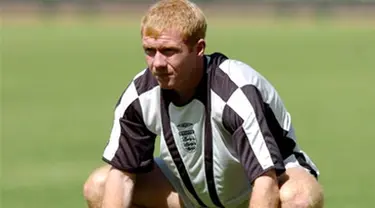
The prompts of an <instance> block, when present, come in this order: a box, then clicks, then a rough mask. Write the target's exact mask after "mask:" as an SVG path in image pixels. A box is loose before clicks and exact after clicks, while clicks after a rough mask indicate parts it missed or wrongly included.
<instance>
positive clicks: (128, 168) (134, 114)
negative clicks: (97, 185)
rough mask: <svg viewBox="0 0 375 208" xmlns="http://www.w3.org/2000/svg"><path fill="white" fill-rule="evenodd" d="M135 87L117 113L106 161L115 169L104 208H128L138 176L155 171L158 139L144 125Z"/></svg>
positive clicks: (123, 98) (126, 94)
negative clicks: (156, 140)
mask: <svg viewBox="0 0 375 208" xmlns="http://www.w3.org/2000/svg"><path fill="white" fill-rule="evenodd" d="M135 90H136V89H135V86H134V83H131V84H130V86H129V87H128V89H127V90H126V91H125V92H124V94H123V95H122V97H121V99H120V101H119V102H118V105H117V106H116V109H115V118H114V124H113V127H112V132H111V135H110V138H109V141H108V143H107V146H106V147H105V150H104V153H103V160H104V161H105V162H107V163H109V164H110V165H111V166H112V169H111V170H110V172H109V175H108V179H107V182H106V186H105V191H104V202H102V204H103V207H104V208H110V207H121V208H123V207H129V206H130V205H131V203H132V202H131V199H132V195H133V189H134V184H135V175H136V174H138V173H146V172H149V171H151V170H152V168H153V161H154V160H153V152H154V143H155V137H156V135H155V134H153V133H152V132H150V131H149V130H148V128H147V126H146V125H145V123H144V118H143V116H142V108H141V103H140V101H139V99H138V97H137V95H138V94H137V92H135Z"/></svg>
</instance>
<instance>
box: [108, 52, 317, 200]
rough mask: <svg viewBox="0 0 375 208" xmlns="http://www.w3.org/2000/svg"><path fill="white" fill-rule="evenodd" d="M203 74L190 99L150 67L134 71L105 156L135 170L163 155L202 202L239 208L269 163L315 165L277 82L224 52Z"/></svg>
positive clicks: (144, 169) (312, 170)
mask: <svg viewBox="0 0 375 208" xmlns="http://www.w3.org/2000/svg"><path fill="white" fill-rule="evenodd" d="M205 60H206V62H205V67H206V73H205V75H204V77H203V79H202V80H201V82H200V84H199V86H198V90H197V92H196V94H195V96H194V99H192V100H191V101H190V102H189V103H188V104H186V105H184V106H176V105H174V104H173V102H172V98H173V95H174V93H173V92H172V91H170V90H163V89H160V87H159V86H158V83H157V81H156V79H155V78H154V77H153V75H152V74H151V72H150V71H149V70H148V69H145V70H143V71H142V72H140V73H139V74H138V75H136V76H135V77H134V79H133V80H132V82H131V83H130V84H129V86H128V87H127V89H126V90H125V91H124V93H123V95H122V97H121V99H120V100H119V103H118V105H117V107H116V110H115V118H114V124H113V130H112V132H111V136H110V139H109V142H108V144H107V146H106V148H105V151H104V154H103V159H104V160H105V161H107V162H108V163H110V164H111V165H112V166H114V167H116V168H118V169H120V170H123V171H127V172H131V173H140V172H147V171H150V170H151V169H152V165H153V161H154V160H153V151H154V145H155V138H156V136H160V158H161V159H163V160H164V161H165V162H166V164H167V166H168V167H169V168H170V169H171V171H172V172H173V174H174V175H175V176H176V177H177V178H179V179H180V181H181V184H182V185H183V187H184V188H185V190H186V192H187V193H188V196H189V197H190V198H191V199H192V201H194V202H195V203H196V204H197V206H199V207H224V206H225V207H231V206H233V207H235V206H236V204H239V203H241V201H243V200H245V199H246V198H248V197H249V193H250V191H251V183H252V182H253V181H254V180H255V179H256V178H257V177H259V176H260V175H262V174H263V173H265V172H266V171H268V170H269V169H275V170H276V173H277V174H281V173H283V172H284V171H285V169H286V168H288V167H294V166H297V165H298V166H303V167H304V168H306V170H308V171H310V173H312V174H313V175H315V176H317V175H318V174H319V172H318V169H317V168H316V166H315V165H314V163H313V162H312V161H311V160H310V159H309V157H308V156H307V155H306V154H305V153H304V152H303V151H302V150H300V149H299V147H298V145H297V143H296V137H295V134H294V130H293V126H292V122H291V116H290V114H289V113H288V111H287V110H286V108H285V106H284V104H283V102H282V100H281V98H280V97H279V95H278V93H277V92H276V90H275V89H274V87H273V86H272V85H271V84H270V83H269V82H268V81H267V80H266V79H265V78H264V77H263V76H262V75H261V74H259V73H258V72H257V71H255V70H254V69H253V68H251V67H250V66H249V65H247V64H245V63H243V62H240V61H237V60H233V59H230V58H228V57H226V56H225V55H223V54H221V53H213V54H210V55H206V58H205Z"/></svg>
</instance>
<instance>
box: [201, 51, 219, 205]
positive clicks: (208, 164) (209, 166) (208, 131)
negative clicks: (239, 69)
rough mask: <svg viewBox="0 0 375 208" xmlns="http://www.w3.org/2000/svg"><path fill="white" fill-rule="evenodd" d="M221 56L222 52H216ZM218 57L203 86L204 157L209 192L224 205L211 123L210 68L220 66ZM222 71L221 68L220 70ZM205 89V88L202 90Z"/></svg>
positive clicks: (213, 199) (212, 64) (211, 72)
mask: <svg viewBox="0 0 375 208" xmlns="http://www.w3.org/2000/svg"><path fill="white" fill-rule="evenodd" d="M216 55H217V56H219V58H222V57H220V54H216ZM215 58H216V59H217V58H218V57H215V56H214V57H213V59H212V60H213V62H212V63H211V64H210V65H209V68H208V71H209V76H208V77H206V78H205V79H207V82H206V83H207V85H206V86H205V88H203V89H204V90H205V91H204V92H206V94H205V96H204V97H205V98H206V100H205V101H204V102H203V103H204V104H205V107H206V108H205V109H206V121H205V140H204V141H205V144H204V146H205V150H204V158H205V160H204V161H205V166H204V167H205V170H206V171H205V172H206V181H207V187H208V193H209V194H210V198H211V201H212V202H213V203H214V204H215V205H216V207H220V208H222V207H224V206H223V204H222V203H221V202H220V198H219V196H218V194H217V191H216V184H215V180H214V168H213V146H212V125H211V87H210V86H212V84H211V82H212V79H211V77H212V76H213V74H214V73H215V72H216V71H214V70H210V68H212V67H215V68H216V67H218V65H215V64H221V62H218V61H217V60H216V59H215ZM222 61H224V59H223V60H222ZM220 71H221V70H220ZM202 91H203V90H202Z"/></svg>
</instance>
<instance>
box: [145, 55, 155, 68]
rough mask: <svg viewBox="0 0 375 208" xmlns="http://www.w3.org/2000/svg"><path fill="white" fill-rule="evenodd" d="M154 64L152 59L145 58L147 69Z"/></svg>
mask: <svg viewBox="0 0 375 208" xmlns="http://www.w3.org/2000/svg"><path fill="white" fill-rule="evenodd" d="M153 62H154V60H153V58H152V57H149V56H146V63H147V66H148V67H150V68H151V67H152V63H153Z"/></svg>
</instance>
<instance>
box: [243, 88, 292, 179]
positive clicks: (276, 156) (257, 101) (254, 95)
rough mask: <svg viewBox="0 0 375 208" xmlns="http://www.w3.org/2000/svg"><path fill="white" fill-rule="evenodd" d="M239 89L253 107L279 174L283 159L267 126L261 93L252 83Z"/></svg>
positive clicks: (283, 169) (282, 166)
mask: <svg viewBox="0 0 375 208" xmlns="http://www.w3.org/2000/svg"><path fill="white" fill-rule="evenodd" d="M241 90H242V91H243V92H244V94H245V96H246V97H247V99H248V100H249V101H250V103H251V106H252V107H253V109H254V112H255V117H256V119H257V121H258V124H259V128H260V131H261V132H262V135H263V137H264V140H265V142H266V145H267V148H268V149H269V151H270V154H271V158H272V161H273V163H274V166H275V170H276V173H277V174H278V175H279V174H281V173H283V172H284V171H285V167H284V161H283V158H282V155H281V151H280V149H279V146H278V144H277V143H276V139H275V137H274V135H273V134H272V131H271V129H270V127H269V126H268V123H267V120H269V119H270V118H268V117H267V114H266V106H265V105H264V101H263V98H262V95H261V93H260V91H259V90H258V88H256V87H255V86H254V85H245V86H242V87H241ZM271 120H272V119H271ZM276 122H277V120H276Z"/></svg>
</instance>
